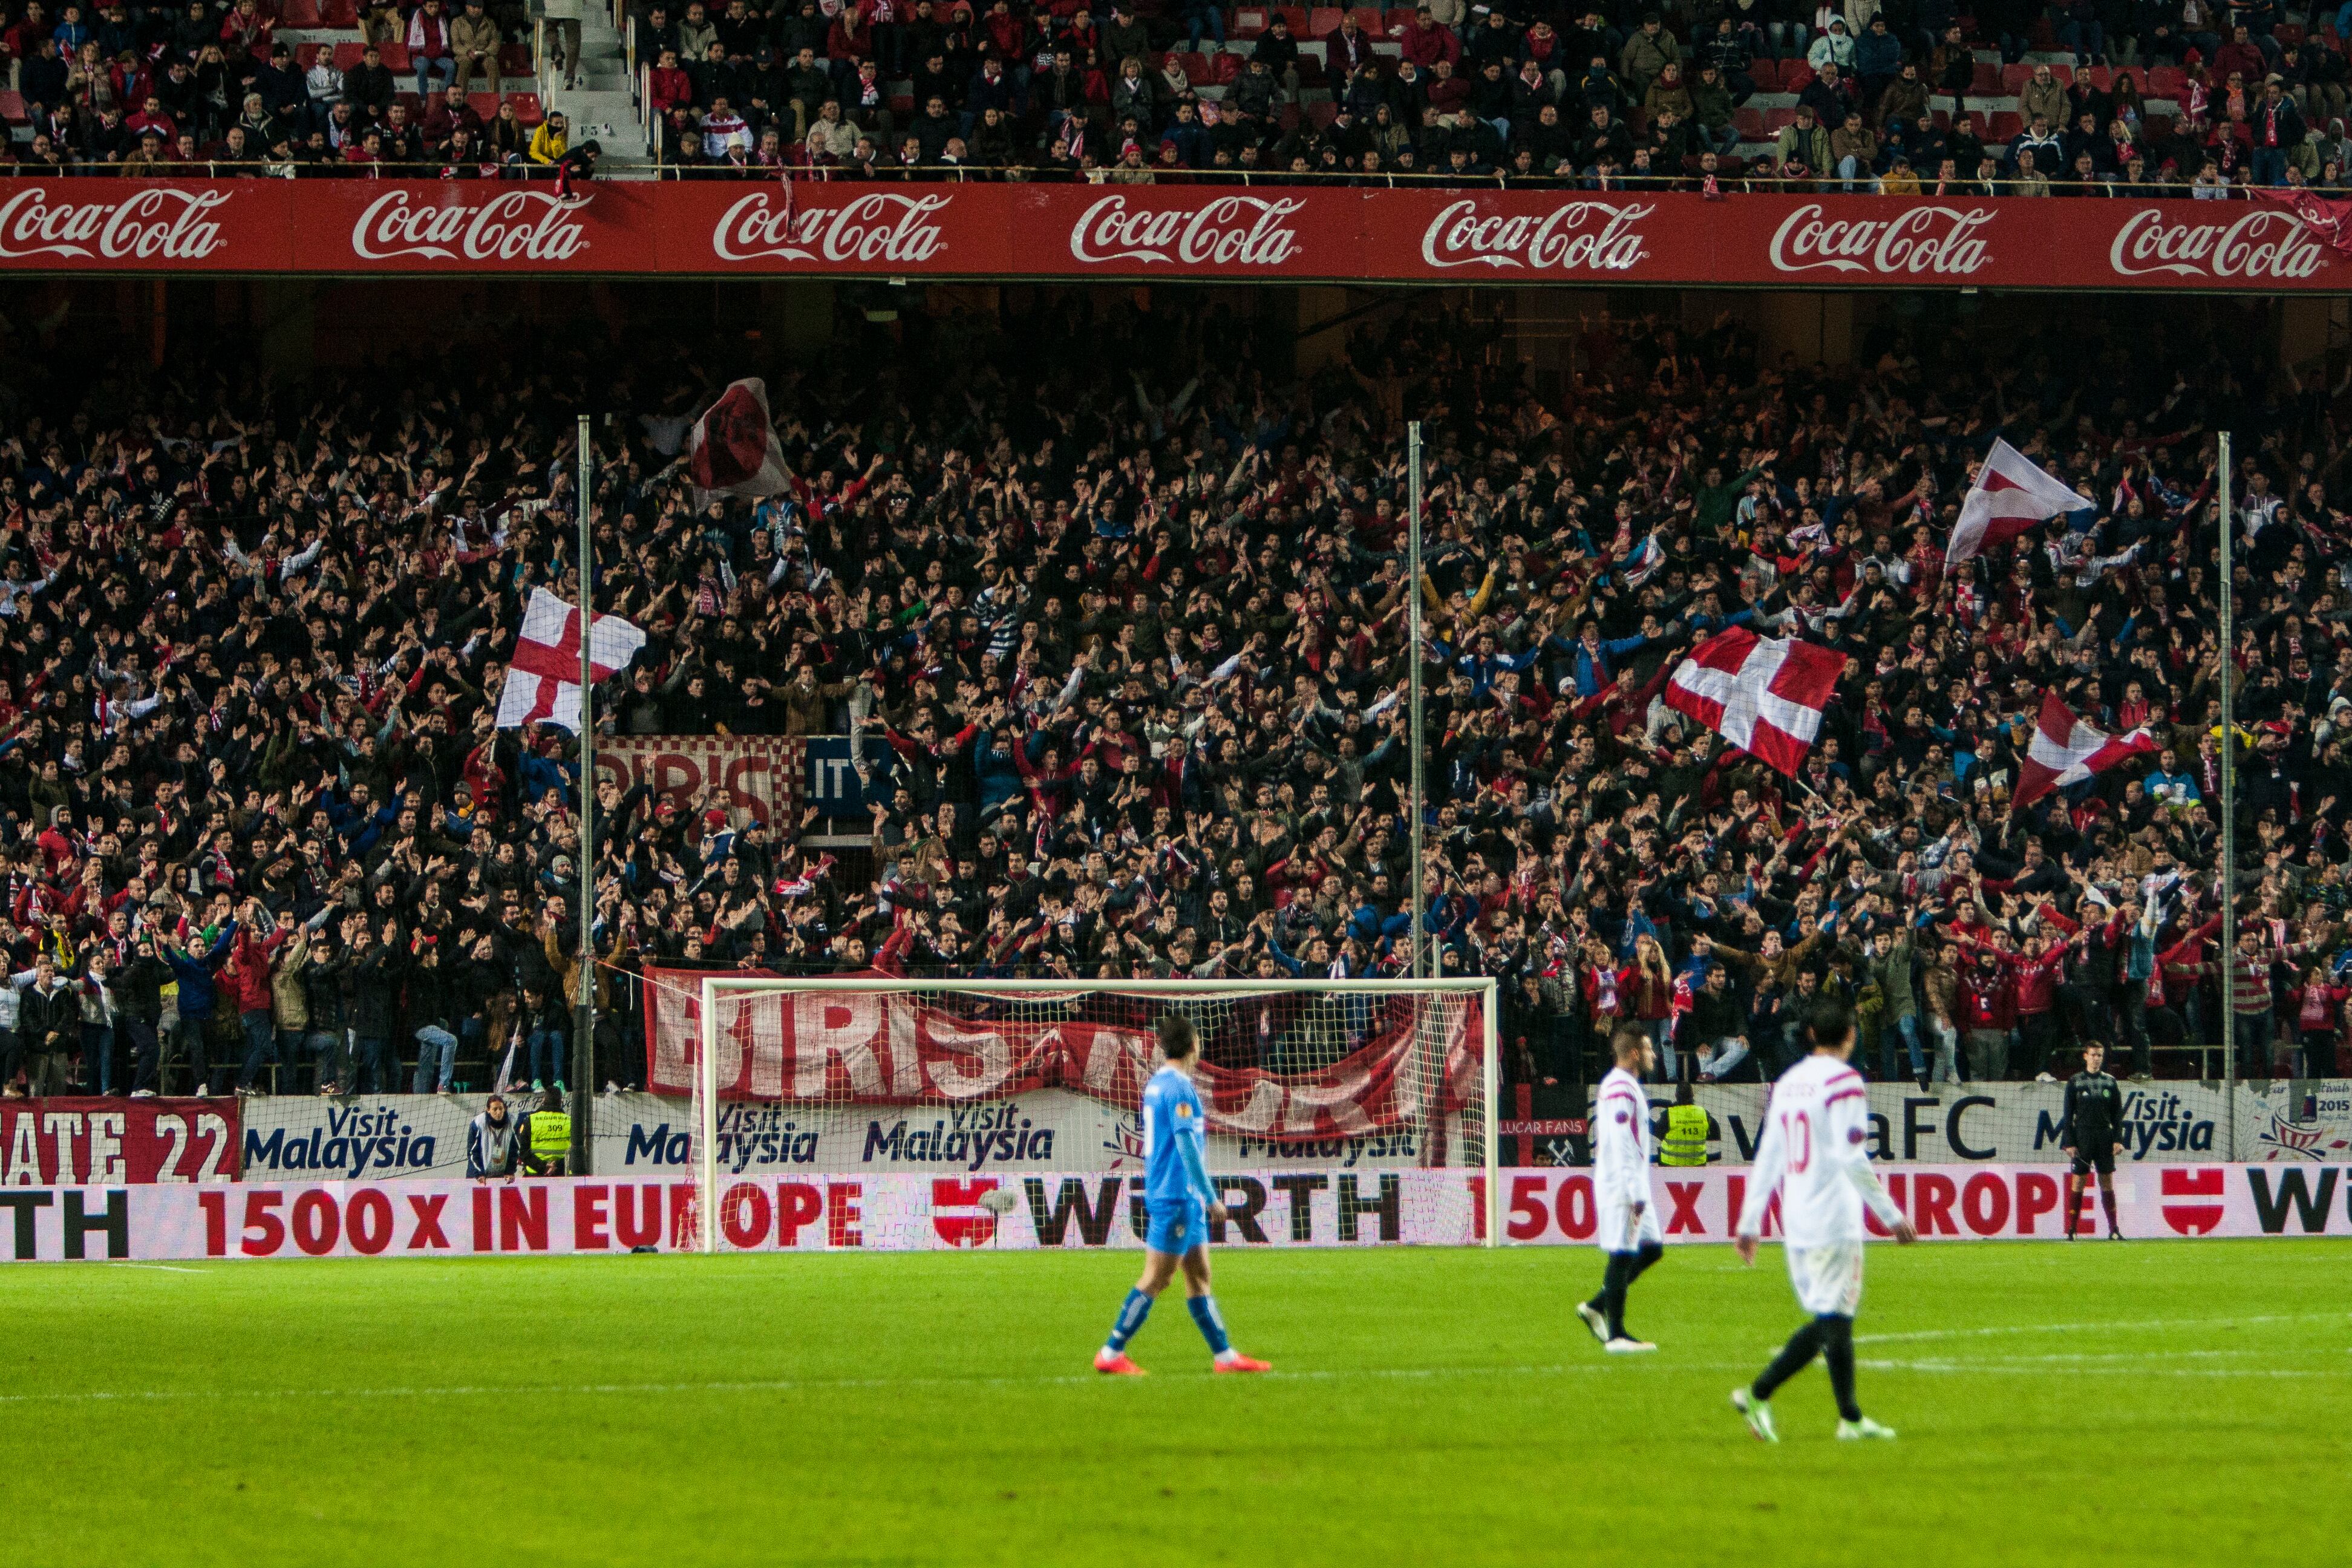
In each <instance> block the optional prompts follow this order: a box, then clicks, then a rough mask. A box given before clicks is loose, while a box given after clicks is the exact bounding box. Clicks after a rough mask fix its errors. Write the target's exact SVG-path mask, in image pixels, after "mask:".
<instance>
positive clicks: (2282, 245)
mask: <svg viewBox="0 0 2352 1568" xmlns="http://www.w3.org/2000/svg"><path fill="white" fill-rule="evenodd" d="M2326 259H2327V256H2326V250H2325V249H2324V248H2322V247H2321V245H2320V242H2319V238H2318V237H2317V236H2315V235H2314V234H2313V233H2312V232H2311V230H2309V229H2308V228H2305V226H2303V225H2302V224H2301V223H2300V222H2298V221H2297V220H2296V219H2295V218H2294V216H2292V215H2291V214H2288V213H2284V212H2281V211H2279V210H2277V209H2276V208H2274V207H2253V208H2250V209H2248V211H2247V212H2246V215H2245V216H2243V217H2241V218H2239V219H2238V220H2237V221H2236V222H2235V223H2226V224H2222V223H2167V222H2165V221H2164V214H2163V213H2162V211H2160V210H2159V209H2158V208H2156V207H2142V208H2141V209H2140V210H2139V211H2137V212H2136V213H2134V214H2132V216H2131V217H2130V218H2129V219H2128V220H2126V222H2125V224H2124V226H2123V227H2121V228H2119V229H2117V230H2116V237H2115V242H2114V243H2113V244H2111V245H2109V246H2108V247H2107V265H2109V266H2110V267H2112V268H2115V269H2116V272H2117V273H2118V274H2119V275H2120V276H2122V277H2126V278H2140V277H2145V276H2146V275H2147V274H2148V273H2151V272H2170V273H2175V274H2177V275H2179V276H2180V277H2183V278H2245V279H2254V280H2256V281H2260V280H2263V279H2286V278H2309V277H2311V276H2312V275H2313V274H2314V273H2315V272H2317V271H2318V270H2319V268H2320V267H2321V266H2322V265H2323V264H2324V263H2325V262H2326Z"/></svg>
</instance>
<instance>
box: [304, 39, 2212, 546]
mask: <svg viewBox="0 0 2352 1568" xmlns="http://www.w3.org/2000/svg"><path fill="white" fill-rule="evenodd" d="M366 58H367V46H366V45H365V44H337V45H336V46H335V68H336V69H337V70H339V71H345V72H348V71H350V70H352V68H354V67H356V66H358V65H359V64H360V63H361V62H362V60H364V59H366ZM2215 548H2217V549H2218V548H2219V546H2216V547H2215Z"/></svg>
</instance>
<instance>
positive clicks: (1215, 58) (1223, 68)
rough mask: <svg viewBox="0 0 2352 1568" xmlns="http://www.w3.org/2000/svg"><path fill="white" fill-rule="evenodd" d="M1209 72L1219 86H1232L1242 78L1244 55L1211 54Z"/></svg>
mask: <svg viewBox="0 0 2352 1568" xmlns="http://www.w3.org/2000/svg"><path fill="white" fill-rule="evenodd" d="M1209 73H1210V78H1211V79H1212V80H1213V81H1214V82H1215V83H1216V84H1217V85H1218V86H1219V87H1231V86H1232V85H1233V84H1234V83H1235V82H1237V81H1239V80H1240V79H1241V77H1242V57H1241V56H1239V55H1211V56H1210V57H1209Z"/></svg>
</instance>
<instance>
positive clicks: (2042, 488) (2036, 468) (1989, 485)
mask: <svg viewBox="0 0 2352 1568" xmlns="http://www.w3.org/2000/svg"><path fill="white" fill-rule="evenodd" d="M2091 504H2092V503H2091V502H2090V501H2089V500H2085V499H2084V497H2082V496H2079V495H2077V494H2075V493H2074V490H2073V489H2072V488H2070V487H2069V486H2066V485H2064V484H2062V483H2060V482H2059V481H2058V479H2056V478H2055V477H2054V476H2053V475H2051V474H2048V473H2045V472H2043V471H2042V468H2041V466H2040V465H2038V464H2037V463H2035V462H2034V460H2033V459H2032V458H2029V457H2027V456H2026V455H2025V454H2024V453H2022V452H2021V451H2019V450H2018V449H2017V448H2016V447H2012V446H2011V445H2010V444H2009V443H2008V442H2006V441H2002V440H1998V439H1996V440H1995V441H1994V442H1993V444H1992V450H1991V451H1990V452H1987V453H1986V454H1985V460H1984V462H1983V464H1982V465H1981V466H1979V468H1978V469H1977V478H1976V483H1974V484H1972V485H1970V486H1969V494H1968V499H1967V500H1963V501H1961V502H1960V520H1959V521H1958V522H1956V523H1954V524H1953V525H1952V540H1951V543H1950V544H1949V545H1948V546H1947V547H1946V549H1945V551H1944V563H1945V564H1946V565H1948V566H1957V565H1958V564H1959V563H1961V562H1963V561H1966V560H1967V559H1968V558H1969V556H1971V555H1976V554H1979V553H1981V552H1984V551H1985V550H1987V549H1989V548H1990V547H1991V546H1993V545H1996V544H1999V543H2000V542H2001V541H2003V540H2005V539H2014V538H2016V537H2017V536H2018V535H2019V534H2021V533H2023V532H2024V531H2026V530H2027V529H2029V528H2032V527H2034V526H2036V525H2037V524H2040V523H2044V522H2047V521H2050V520H2051V519H2052V518H2053V517H2063V516H2065V515H2066V513H2068V512H2070V511H2081V510H2083V509H2084V508H2085V507H2087V506H2090V505H2091Z"/></svg>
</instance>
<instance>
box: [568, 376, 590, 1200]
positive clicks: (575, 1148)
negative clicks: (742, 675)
mask: <svg viewBox="0 0 2352 1568" xmlns="http://www.w3.org/2000/svg"><path fill="white" fill-rule="evenodd" d="M577 456H578V459H579V465H580V498H579V500H580V507H579V510H580V558H579V567H580V995H579V999H578V1005H576V1007H575V1008H574V1010H573V1016H572V1096H571V1103H570V1104H569V1105H567V1106H565V1107H564V1109H565V1110H569V1111H570V1112H571V1113H572V1159H571V1163H570V1166H569V1168H570V1170H571V1172H572V1174H573V1175H575V1176H585V1175H588V1174H590V1173H591V1169H590V1167H591V1163H592V1162H593V1152H592V1151H593V1147H594V1137H595V1129H594V1126H593V1121H594V1118H595V1105H596V676H595V667H594V663H593V657H592V655H593V649H594V647H595V637H594V631H595V621H596V589H595V581H596V553H595V545H594V542H593V540H592V539H591V538H590V537H589V532H590V530H589V502H588V487H589V484H590V481H591V479H592V475H591V473H590V468H589V456H588V416H586V415H585V414H583V415H582V416H580V450H579V452H578V454H577Z"/></svg>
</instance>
